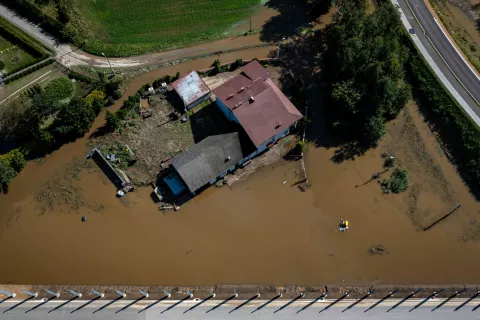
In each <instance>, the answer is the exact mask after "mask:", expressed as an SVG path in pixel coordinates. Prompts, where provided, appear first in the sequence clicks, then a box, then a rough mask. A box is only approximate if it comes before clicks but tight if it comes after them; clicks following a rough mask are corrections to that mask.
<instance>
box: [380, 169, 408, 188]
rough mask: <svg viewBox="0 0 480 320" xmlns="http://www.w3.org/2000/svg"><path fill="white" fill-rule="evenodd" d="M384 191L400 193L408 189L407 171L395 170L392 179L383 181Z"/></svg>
mask: <svg viewBox="0 0 480 320" xmlns="http://www.w3.org/2000/svg"><path fill="white" fill-rule="evenodd" d="M380 185H381V186H382V191H383V192H384V193H400V192H404V191H405V190H407V189H408V185H409V182H408V171H407V169H395V170H394V171H393V172H392V176H391V177H390V178H387V179H384V180H382V181H381V183H380Z"/></svg>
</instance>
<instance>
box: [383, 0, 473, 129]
mask: <svg viewBox="0 0 480 320" xmlns="http://www.w3.org/2000/svg"><path fill="white" fill-rule="evenodd" d="M390 1H391V2H392V4H393V6H394V7H396V8H398V10H399V12H400V19H401V20H402V23H403V25H404V27H405V28H406V29H407V32H408V31H409V30H410V29H412V25H411V24H410V22H409V21H408V19H407V17H406V16H405V13H404V12H403V10H402V8H401V7H400V6H399V4H398V1H397V0H390ZM405 2H406V4H407V5H408V6H409V7H410V5H409V3H408V1H405ZM410 10H411V8H410ZM412 14H413V10H412ZM413 15H414V16H415V14H413ZM415 19H416V18H415ZM416 20H417V21H418V19H416ZM419 25H420V24H419ZM422 30H423V28H422ZM409 34H410V32H409ZM410 38H411V39H412V41H413V43H414V44H415V46H416V47H417V49H418V50H419V51H420V53H421V55H422V56H423V58H424V59H425V60H426V61H427V63H428V64H429V66H430V68H432V70H433V72H434V73H435V75H436V76H437V77H438V78H439V80H440V81H441V82H442V84H443V85H444V86H445V87H446V88H447V90H448V91H449V92H450V94H451V95H452V96H453V97H454V98H455V100H457V102H458V104H460V106H461V107H462V109H463V110H464V111H465V112H466V113H467V114H468V116H469V117H470V118H471V119H472V120H473V122H475V123H476V124H477V126H479V127H480V117H479V116H478V115H477V114H476V113H475V111H473V110H472V108H471V107H470V106H469V105H468V103H467V102H466V101H465V100H464V99H463V98H462V96H461V95H460V94H459V93H458V91H457V90H456V89H455V88H454V87H453V86H452V84H451V83H450V81H448V79H447V78H446V77H445V75H444V74H443V72H442V71H441V70H440V68H439V67H438V65H437V64H436V63H435V61H434V60H433V58H432V57H431V56H430V54H429V53H428V51H427V49H425V47H424V46H423V44H422V42H421V41H420V39H418V37H417V36H415V35H411V34H410ZM429 41H430V40H429ZM430 43H431V41H430ZM432 47H433V48H434V49H435V50H436V51H437V52H438V50H437V49H436V48H435V46H434V45H433V44H432ZM439 57H440V58H441V59H442V60H443V57H442V56H441V55H439ZM443 62H444V63H445V65H446V66H447V68H449V70H450V71H451V72H452V74H453V76H454V77H455V78H456V79H457V80H458V78H457V77H456V76H455V74H454V73H453V71H452V70H451V69H450V67H449V66H448V64H447V63H446V62H445V60H443ZM458 82H459V83H460V84H461V85H462V87H464V88H465V86H464V85H463V84H462V83H461V82H460V81H459V80H458ZM465 90H466V91H467V92H468V93H469V94H470V92H469V91H468V90H467V89H466V88H465ZM470 96H471V94H470ZM474 101H476V100H475V99H474ZM477 103H478V102H477Z"/></svg>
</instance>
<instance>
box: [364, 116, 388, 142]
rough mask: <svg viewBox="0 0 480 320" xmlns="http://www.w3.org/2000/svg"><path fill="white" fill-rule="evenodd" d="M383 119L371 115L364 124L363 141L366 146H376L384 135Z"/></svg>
mask: <svg viewBox="0 0 480 320" xmlns="http://www.w3.org/2000/svg"><path fill="white" fill-rule="evenodd" d="M385 133H386V130H385V124H384V120H383V118H382V117H380V116H373V117H371V118H370V119H368V121H367V123H366V124H365V129H364V134H363V142H364V143H365V145H366V146H368V147H376V146H377V145H378V142H379V141H380V139H382V137H383V136H384V135H385Z"/></svg>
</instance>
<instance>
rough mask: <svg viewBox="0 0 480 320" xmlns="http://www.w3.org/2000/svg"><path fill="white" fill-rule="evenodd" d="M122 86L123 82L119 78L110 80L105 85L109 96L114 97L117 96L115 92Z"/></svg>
mask: <svg viewBox="0 0 480 320" xmlns="http://www.w3.org/2000/svg"><path fill="white" fill-rule="evenodd" d="M121 84H122V80H121V79H119V78H113V79H112V80H109V81H108V82H107V83H106V84H105V93H106V94H107V96H113V95H114V94H115V91H117V90H118V89H119V88H120V85H121Z"/></svg>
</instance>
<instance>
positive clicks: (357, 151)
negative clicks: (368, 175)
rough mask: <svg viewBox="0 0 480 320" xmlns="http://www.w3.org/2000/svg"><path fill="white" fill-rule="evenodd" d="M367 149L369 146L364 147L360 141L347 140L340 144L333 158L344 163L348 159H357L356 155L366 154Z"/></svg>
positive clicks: (336, 161) (334, 160)
mask: <svg viewBox="0 0 480 320" xmlns="http://www.w3.org/2000/svg"><path fill="white" fill-rule="evenodd" d="M367 150H368V148H366V147H364V146H363V145H362V144H360V143H358V142H355V141H350V142H346V143H344V144H342V145H340V146H339V147H338V149H337V150H335V154H334V155H333V157H332V158H331V160H332V161H333V162H335V163H342V162H344V161H347V160H355V158H356V157H359V156H362V155H364V154H365V152H367Z"/></svg>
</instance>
